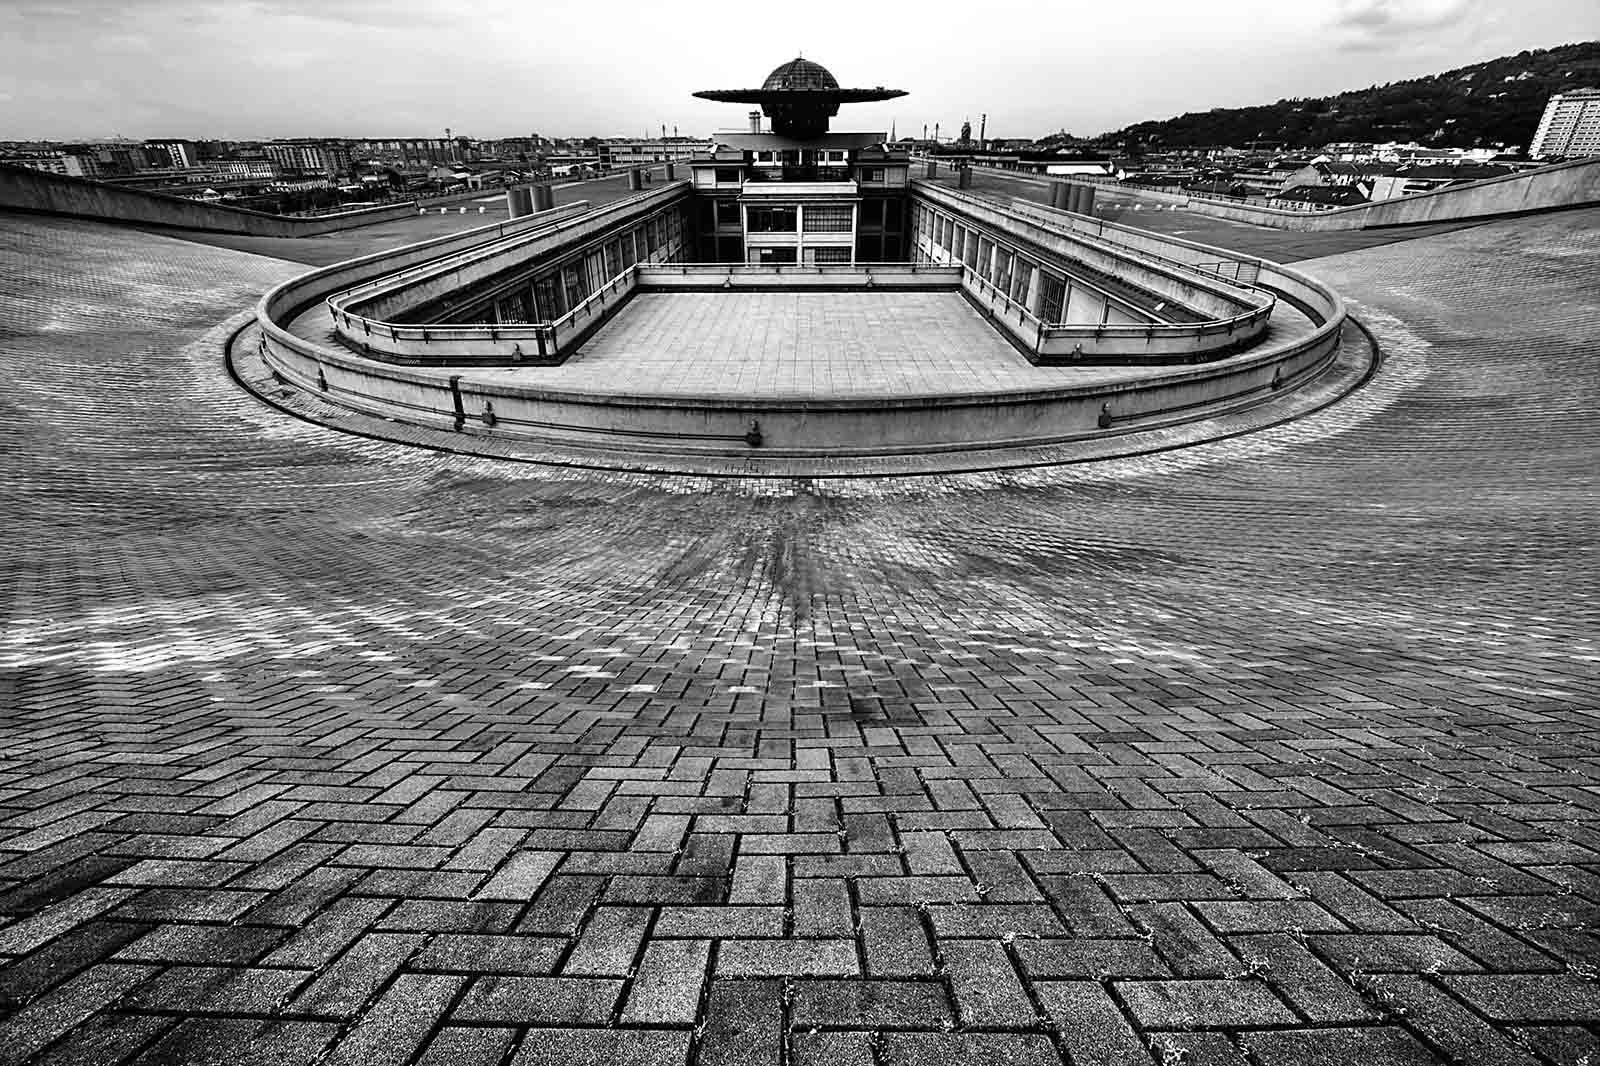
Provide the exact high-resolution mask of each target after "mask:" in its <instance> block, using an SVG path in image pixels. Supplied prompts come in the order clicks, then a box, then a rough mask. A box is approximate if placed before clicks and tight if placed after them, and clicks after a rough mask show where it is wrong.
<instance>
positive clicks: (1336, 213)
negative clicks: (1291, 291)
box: [961, 159, 1600, 233]
mask: <svg viewBox="0 0 1600 1066" xmlns="http://www.w3.org/2000/svg"><path fill="white" fill-rule="evenodd" d="M985 169H986V170H989V169H990V168H985ZM990 172H992V173H994V174H998V175H1003V176H1004V177H1006V178H1007V179H1009V180H1012V181H1019V182H1025V183H1028V184H1033V185H1041V184H1046V182H1045V180H1044V179H1041V178H1036V177H1030V176H1028V175H1023V174H1016V173H1013V172H1011V171H1002V170H992V171H990ZM961 187H962V188H965V187H966V186H965V185H963V186H961ZM1085 188H1088V187H1087V186H1085ZM1112 188H1115V189H1116V191H1117V192H1118V193H1122V194H1126V195H1129V196H1134V197H1137V198H1139V199H1141V200H1150V201H1154V202H1156V203H1161V204H1173V205H1176V206H1178V207H1182V208H1184V209H1185V210H1188V211H1194V212H1196V213H1197V214H1203V215H1211V216H1213V217H1216V218H1226V219H1230V220H1232V221H1235V222H1248V223H1251V224H1252V225H1257V226H1268V227H1271V228H1273V229H1284V230H1294V231H1299V232H1308V233H1309V232H1322V231H1327V230H1353V229H1382V228H1386V227H1389V226H1415V225H1425V224H1428V223H1433V222H1460V221H1464V220H1470V219H1476V218H1498V217H1503V216H1506V215H1526V214H1535V213H1539V212H1545V211H1561V210H1566V209H1568V208H1573V207H1584V206H1589V205H1592V204H1597V203H1600V159H1576V160H1572V161H1571V162H1567V163H1556V164H1553V165H1551V166H1548V167H1541V168H1539V169H1538V170H1528V171H1523V172H1522V173H1519V174H1506V175H1502V176H1500V177H1497V178H1485V179H1484V180H1483V181H1474V182H1469V183H1466V184H1463V185H1452V186H1448V187H1446V188H1443V189H1435V190H1434V191H1432V192H1425V193H1418V194H1417V195H1415V196H1402V197H1397V198H1395V199H1392V200H1378V201H1376V202H1374V203H1370V204H1358V205H1356V206H1354V207H1339V208H1334V209H1333V210H1329V211H1285V210H1283V209H1281V208H1275V207H1262V206H1260V205H1257V204H1240V203H1233V202H1230V201H1226V200H1212V199H1208V198H1206V197H1203V196H1191V195H1190V194H1188V193H1184V192H1162V191H1160V190H1156V189H1144V188H1140V187H1138V186H1134V185H1116V186H1112ZM1088 191H1089V192H1090V194H1091V196H1092V194H1093V192H1094V190H1093V189H1092V188H1088ZM1051 206H1059V205H1057V204H1056V203H1055V201H1054V194H1053V193H1052V200H1051ZM1091 209H1092V199H1091ZM1067 210H1070V211H1073V212H1074V213H1078V214H1088V213H1089V211H1088V210H1081V209H1079V208H1074V207H1068V208H1067Z"/></svg>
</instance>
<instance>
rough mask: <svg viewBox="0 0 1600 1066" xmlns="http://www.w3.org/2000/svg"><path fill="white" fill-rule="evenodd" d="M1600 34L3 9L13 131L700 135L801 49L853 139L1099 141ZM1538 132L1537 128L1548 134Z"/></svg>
mask: <svg viewBox="0 0 1600 1066" xmlns="http://www.w3.org/2000/svg"><path fill="white" fill-rule="evenodd" d="M1597 37H1600V3H1597V2H1596V0H1212V2H1196V0H1117V2H1115V3H1104V2H1100V0H1094V2H1091V0H1042V2H1030V3H1024V2H1020V0H985V2H983V3H960V4H956V3H948V4H946V3H940V2H937V0H926V2H923V3H916V4H906V3H894V2H891V3H881V2H880V3H860V2H858V0H804V2H801V3H785V4H781V5H779V4H771V3H763V2H761V0H756V2H753V3H749V4H738V5H706V4H695V3H681V2H680V3H674V2H672V0H606V2H595V0H581V2H580V0H476V2H473V3H470V4H468V3H464V2H461V0H0V139H23V138H54V139H73V138H98V137H109V136H112V135H122V136H127V137H154V136H181V137H227V138H246V137H279V136H295V135H301V136H379V135H411V136H428V135H434V136H439V135H442V132H443V130H444V128H445V127H447V126H448V127H451V128H452V129H453V130H454V131H455V132H456V133H458V134H467V135H470V136H474V137H505V136H514V135H525V134H527V133H530V132H535V131H537V132H539V133H542V134H544V135H546V136H569V135H588V134H594V135H597V136H634V135H643V134H644V133H645V132H647V131H649V132H650V133H651V134H652V135H655V134H658V133H659V132H660V128H661V124H662V123H665V124H666V125H667V127H668V128H669V131H670V129H671V127H673V126H677V127H678V129H679V130H680V131H681V132H682V133H683V134H685V135H690V134H693V135H696V136H703V135H706V134H708V133H710V132H711V131H712V130H715V129H723V128H732V127H736V126H738V125H740V123H741V120H742V109H741V108H740V107H739V106H738V105H733V104H714V103H709V102H706V101H701V100H695V99H692V98H691V97H690V95H689V94H690V93H692V92H694V91H695V90H696V89H714V88H743V87H746V86H751V85H759V84H760V83H761V81H762V79H763V78H764V77H765V76H766V74H767V72H768V71H769V70H771V69H772V68H773V67H775V66H777V65H778V64H779V63H781V62H784V61H785V60H787V59H790V58H792V57H793V56H794V55H795V54H796V52H803V53H804V54H805V55H806V57H807V58H811V59H815V60H816V61H818V62H820V63H822V64H823V65H824V66H826V67H828V68H829V69H830V70H832V71H833V73H834V74H835V75H836V76H837V77H838V79H839V81H840V83H841V84H843V85H846V86H874V85H885V86H890V87H893V88H900V89H906V90H908V91H909V92H910V95H909V96H907V97H905V98H903V99H899V100H895V101H892V102H889V103H884V104H870V105H866V104H863V105H856V106H854V107H850V106H847V107H846V109H845V110H844V112H843V113H842V114H841V115H840V117H839V118H838V119H836V120H835V128H837V129H857V130H886V129H888V127H889V125H890V123H891V122H894V123H895V124H896V125H897V128H898V132H899V133H900V134H901V135H902V136H904V135H907V134H914V135H920V134H921V132H922V126H923V124H924V123H926V124H928V126H929V129H930V131H931V129H932V126H933V123H935V122H939V123H941V124H942V129H941V131H942V132H943V133H945V134H946V135H948V134H951V133H954V132H956V130H957V129H958V128H959V126H960V124H961V121H962V119H963V118H968V117H970V119H971V120H972V125H973V130H974V132H975V133H976V131H977V129H978V125H979V115H980V114H981V113H983V112H987V113H988V115H989V123H988V133H989V135H990V136H991V137H996V136H998V137H1023V136H1041V135H1043V134H1046V133H1049V132H1052V131H1054V130H1057V129H1062V128H1065V129H1066V130H1068V131H1069V132H1072V133H1075V134H1078V135H1092V134H1095V133H1100V132H1103V131H1105V130H1109V129H1115V128H1118V127H1120V126H1123V125H1126V124H1128V123H1130V122H1136V121H1139V120H1142V119H1152V118H1167V117H1170V116H1172V115H1175V114H1179V113H1182V112H1184V111H1195V110H1204V109H1207V108H1212V107H1236V106H1242V105H1246V104H1254V103H1263V102H1270V101H1273V100H1277V99H1280V98H1282V97H1286V96H1317V95H1326V94H1328V93H1332V92H1337V91H1339V90H1343V89H1354V88H1363V87H1365V86H1367V85H1371V84H1374V83H1380V82H1386V81H1395V80H1398V79H1401V78H1406V77H1413V76H1416V75H1420V74H1430V73H1436V72H1438V71H1441V70H1447V69H1449V68H1451V67H1456V66H1461V65H1464V64H1467V63H1471V62H1475V61H1477V60H1481V59H1490V58H1493V57H1495V56H1499V55H1506V54H1509V53H1514V52H1518V51H1521V50H1522V49H1524V48H1548V47H1551V46H1554V45H1558V44H1566V43H1572V42H1577V41H1583V40H1592V39H1595V38H1597ZM1530 132H1531V131H1530Z"/></svg>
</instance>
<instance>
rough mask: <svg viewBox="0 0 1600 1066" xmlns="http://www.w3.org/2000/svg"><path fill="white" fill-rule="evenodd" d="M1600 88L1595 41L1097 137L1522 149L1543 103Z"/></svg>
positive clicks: (1599, 49)
mask: <svg viewBox="0 0 1600 1066" xmlns="http://www.w3.org/2000/svg"><path fill="white" fill-rule="evenodd" d="M1584 88H1600V41H1587V42H1585V43H1583V44H1568V45H1562V46H1560V47H1559V48H1541V49H1538V50H1536V51H1532V52H1518V53H1517V54H1516V55H1514V56H1503V57H1501V58H1499V59H1491V60H1489V61H1487V62H1484V63H1474V64H1473V65H1472V66H1470V67H1461V68H1459V69H1457V70H1447V71H1445V72H1444V73H1443V74H1435V75H1433V76H1432V77H1426V78H1412V79H1410V80H1409V81H1396V82H1390V83H1389V84H1387V85H1374V86H1372V87H1371V88H1369V89H1357V90H1355V91H1353V92H1346V93H1340V94H1338V95H1337V96H1328V97H1307V98H1304V99H1292V100H1279V101H1278V102H1277V103H1275V104H1267V105H1265V106H1262V107H1233V108H1217V109H1215V110H1212V111H1204V112H1192V113H1190V114H1187V115H1179V116H1178V117H1177V118H1170V119H1167V120H1165V121H1163V122H1140V123H1137V124H1135V125H1132V126H1128V127H1126V128H1125V129H1121V130H1117V131H1115V132H1114V133H1108V134H1106V135H1105V136H1104V137H1102V138H1097V140H1099V141H1100V142H1101V143H1105V144H1121V145H1122V146H1123V147H1124V148H1126V149H1130V150H1138V149H1141V148H1142V149H1147V150H1155V149H1164V148H1186V147H1198V146H1206V145H1237V146H1245V145H1248V144H1251V143H1252V142H1267V144H1269V145H1271V146H1273V147H1276V146H1284V147H1290V148H1312V147H1317V146H1319V145H1323V144H1327V143H1329V142H1331V141H1363V142H1364V141H1374V142H1379V143H1381V142H1385V141H1400V142H1408V141H1416V142H1417V143H1419V144H1424V145H1437V146H1444V145H1450V146H1455V147H1462V148H1475V147H1489V146H1494V145H1506V146H1509V147H1516V148H1520V149H1522V150H1526V149H1527V147H1528V142H1529V141H1531V140H1532V139H1533V133H1534V130H1536V129H1537V128H1538V126H1539V117H1540V116H1541V115H1542V114H1544V107H1545V104H1546V103H1547V102H1548V101H1549V99H1550V97H1551V96H1552V95H1553V94H1555V93H1559V92H1564V91H1566V90H1569V89H1584Z"/></svg>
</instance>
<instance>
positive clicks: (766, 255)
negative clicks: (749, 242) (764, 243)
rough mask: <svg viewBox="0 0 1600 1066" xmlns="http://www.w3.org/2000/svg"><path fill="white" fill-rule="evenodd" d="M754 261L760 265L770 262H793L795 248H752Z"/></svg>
mask: <svg viewBox="0 0 1600 1066" xmlns="http://www.w3.org/2000/svg"><path fill="white" fill-rule="evenodd" d="M751 251H753V252H754V253H755V259H754V261H755V262H757V263H761V264H762V265H766V264H770V263H793V262H794V261H795V254H794V252H795V250H794V249H793V248H753V249H751Z"/></svg>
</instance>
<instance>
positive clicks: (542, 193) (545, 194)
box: [532, 185, 556, 212]
mask: <svg viewBox="0 0 1600 1066" xmlns="http://www.w3.org/2000/svg"><path fill="white" fill-rule="evenodd" d="M532 192H533V210H534V211H535V212H539V211H548V210H550V209H551V208H553V207H555V206H556V193H555V190H554V189H552V188H550V186H548V185H535V186H534V187H533V190H532Z"/></svg>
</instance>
